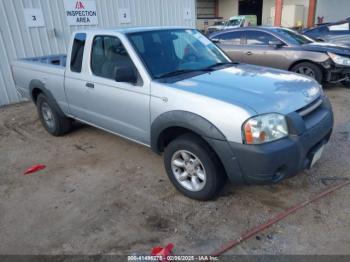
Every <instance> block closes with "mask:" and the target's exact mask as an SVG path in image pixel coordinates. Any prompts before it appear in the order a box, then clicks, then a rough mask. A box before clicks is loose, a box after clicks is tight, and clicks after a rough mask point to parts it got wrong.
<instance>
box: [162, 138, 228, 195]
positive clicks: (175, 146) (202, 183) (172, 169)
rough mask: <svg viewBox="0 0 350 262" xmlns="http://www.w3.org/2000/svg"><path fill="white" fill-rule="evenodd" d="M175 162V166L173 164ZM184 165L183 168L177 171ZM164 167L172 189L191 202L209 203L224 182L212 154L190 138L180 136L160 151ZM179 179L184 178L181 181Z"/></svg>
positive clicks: (217, 161) (224, 178)
mask: <svg viewBox="0 0 350 262" xmlns="http://www.w3.org/2000/svg"><path fill="white" fill-rule="evenodd" d="M186 154H187V156H186ZM185 160H187V161H185ZM191 160H192V161H193V162H194V163H193V165H191ZM198 160H199V161H198ZM175 161H176V164H177V165H175V164H173V163H175ZM181 161H182V163H181ZM185 163H187V164H186V166H184V167H181V166H182V165H184V164H185ZM164 166H165V169H166V172H167V174H168V177H169V179H170V181H171V182H172V183H173V184H174V186H175V187H176V189H177V190H178V191H180V192H181V193H182V194H184V195H185V196H187V197H189V198H192V199H196V200H210V199H213V198H214V197H215V196H216V195H217V193H218V192H219V191H220V189H221V188H222V187H223V186H224V185H225V182H226V174H225V173H224V171H223V168H222V167H221V164H220V161H219V159H218V157H217V156H216V154H215V153H214V152H213V151H212V150H211V148H210V147H209V146H208V145H207V144H206V143H205V142H204V141H203V140H202V139H201V138H200V137H198V136H196V135H193V134H185V135H182V136H180V137H178V138H176V139H175V140H173V141H172V142H170V143H169V145H168V146H167V147H166V148H165V150H164ZM185 171H186V172H187V173H186V174H187V176H186V175H184V174H185ZM181 175H184V176H183V177H182V178H181ZM181 179H182V180H181ZM192 181H193V182H192Z"/></svg>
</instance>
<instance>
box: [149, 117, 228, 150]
mask: <svg viewBox="0 0 350 262" xmlns="http://www.w3.org/2000/svg"><path fill="white" fill-rule="evenodd" d="M170 127H182V128H186V129H189V130H191V131H193V132H194V133H196V134H198V135H200V136H202V137H209V138H213V139H217V140H226V137H225V136H224V134H223V133H222V132H221V131H220V130H219V129H218V128H217V127H216V126H214V125H213V124H212V123H210V122H209V121H208V120H206V119H205V118H203V117H201V116H199V115H197V114H194V113H191V112H187V111H181V110H177V111H170V112H166V113H163V114H161V115H160V116H158V117H157V118H156V119H155V120H154V121H153V123H152V125H151V147H152V149H153V151H155V152H156V153H160V145H159V137H160V135H161V134H162V132H163V131H164V130H166V129H168V128H170Z"/></svg>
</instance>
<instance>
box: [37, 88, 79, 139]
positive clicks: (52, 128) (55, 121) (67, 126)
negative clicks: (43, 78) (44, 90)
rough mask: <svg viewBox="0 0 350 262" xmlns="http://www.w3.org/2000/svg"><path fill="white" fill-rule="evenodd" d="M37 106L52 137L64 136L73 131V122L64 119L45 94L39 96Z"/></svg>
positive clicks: (42, 120)
mask: <svg viewBox="0 0 350 262" xmlns="http://www.w3.org/2000/svg"><path fill="white" fill-rule="evenodd" d="M36 106H37V110H38V114H39V119H40V121H41V123H42V125H43V126H44V128H45V129H46V131H47V132H49V133H50V134H51V135H53V136H62V135H64V134H67V133H68V132H70V131H71V129H72V120H71V119H69V118H67V117H62V116H61V115H60V113H59V112H58V110H57V108H56V106H55V105H54V104H53V103H52V102H51V101H50V99H48V98H47V97H46V96H45V95H44V94H39V96H38V98H37V101H36Z"/></svg>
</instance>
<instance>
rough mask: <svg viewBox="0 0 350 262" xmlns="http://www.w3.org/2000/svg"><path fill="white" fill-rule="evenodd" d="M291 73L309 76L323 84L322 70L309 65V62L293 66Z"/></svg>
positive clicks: (316, 66)
mask: <svg viewBox="0 0 350 262" xmlns="http://www.w3.org/2000/svg"><path fill="white" fill-rule="evenodd" d="M291 71H292V72H294V73H297V74H301V75H305V76H309V77H311V78H313V79H315V80H316V81H317V82H319V83H320V84H321V83H322V80H323V74H322V69H321V68H320V67H319V66H318V65H315V64H313V63H309V62H303V63H299V64H297V65H295V66H293V67H292V69H291Z"/></svg>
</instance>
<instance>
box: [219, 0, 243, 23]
mask: <svg viewBox="0 0 350 262" xmlns="http://www.w3.org/2000/svg"><path fill="white" fill-rule="evenodd" d="M218 2H219V16H220V17H223V18H224V20H228V19H229V18H230V17H232V16H235V15H238V0H219V1H218Z"/></svg>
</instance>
